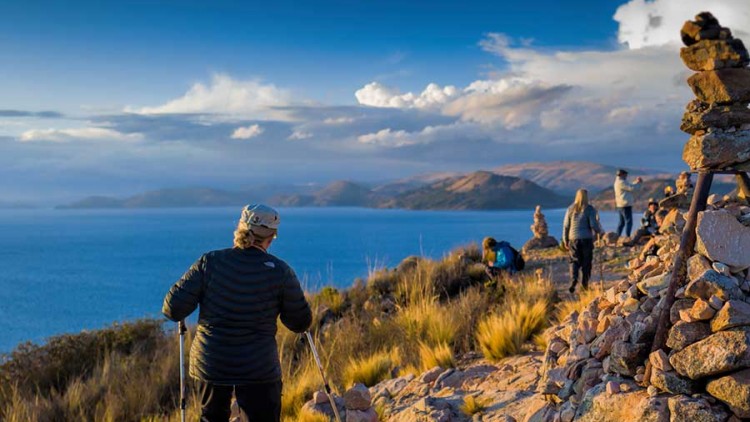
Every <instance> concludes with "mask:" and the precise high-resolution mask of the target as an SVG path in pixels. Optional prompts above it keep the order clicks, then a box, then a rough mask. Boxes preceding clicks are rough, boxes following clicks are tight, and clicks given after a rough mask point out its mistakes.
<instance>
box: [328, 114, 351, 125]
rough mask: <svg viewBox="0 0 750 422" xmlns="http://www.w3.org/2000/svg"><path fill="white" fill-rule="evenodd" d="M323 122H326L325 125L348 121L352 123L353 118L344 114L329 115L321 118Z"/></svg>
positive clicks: (340, 123)
mask: <svg viewBox="0 0 750 422" xmlns="http://www.w3.org/2000/svg"><path fill="white" fill-rule="evenodd" d="M323 123H324V124H327V125H345V124H348V123H354V118H353V117H346V116H342V117H329V118H327V119H325V120H323Z"/></svg>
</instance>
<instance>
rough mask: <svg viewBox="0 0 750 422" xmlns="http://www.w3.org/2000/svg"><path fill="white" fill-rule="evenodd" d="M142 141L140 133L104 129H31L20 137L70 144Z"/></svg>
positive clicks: (30, 140) (23, 140) (26, 140)
mask: <svg viewBox="0 0 750 422" xmlns="http://www.w3.org/2000/svg"><path fill="white" fill-rule="evenodd" d="M141 139H143V135H141V134H140V133H122V132H118V131H116V130H113V129H108V128H103V127H83V128H70V129H31V130H27V131H25V132H23V133H22V134H21V136H20V137H19V140H20V141H21V142H34V141H48V142H69V141H74V140H87V141H139V140H141Z"/></svg>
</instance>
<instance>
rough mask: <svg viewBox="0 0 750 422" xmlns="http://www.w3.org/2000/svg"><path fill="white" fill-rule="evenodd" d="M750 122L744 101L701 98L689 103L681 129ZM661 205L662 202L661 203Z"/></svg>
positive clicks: (749, 115)
mask: <svg viewBox="0 0 750 422" xmlns="http://www.w3.org/2000/svg"><path fill="white" fill-rule="evenodd" d="M748 122H750V110H749V109H748V108H747V107H746V106H745V104H742V103H735V104H707V103H704V102H702V101H700V100H693V101H691V102H690V103H688V105H687V108H686V110H685V114H684V115H683V116H682V125H680V129H682V131H683V132H687V133H689V134H691V135H692V134H695V133H696V132H698V131H708V129H709V128H715V127H718V128H730V127H737V128H739V127H741V126H742V125H744V124H746V123H748ZM659 205H660V206H661V204H659Z"/></svg>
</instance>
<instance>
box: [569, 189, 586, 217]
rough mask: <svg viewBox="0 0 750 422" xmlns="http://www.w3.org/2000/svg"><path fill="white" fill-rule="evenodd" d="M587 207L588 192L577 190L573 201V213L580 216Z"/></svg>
mask: <svg viewBox="0 0 750 422" xmlns="http://www.w3.org/2000/svg"><path fill="white" fill-rule="evenodd" d="M588 206H589V191H587V190H586V189H578V191H577V192H576V199H575V200H574V201H573V211H574V212H576V213H579V214H580V213H582V212H583V210H585V209H586V207H588Z"/></svg>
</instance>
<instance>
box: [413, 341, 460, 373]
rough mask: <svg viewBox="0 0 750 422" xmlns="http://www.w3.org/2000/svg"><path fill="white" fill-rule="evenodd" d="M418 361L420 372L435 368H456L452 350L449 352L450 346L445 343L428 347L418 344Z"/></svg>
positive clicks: (427, 345) (424, 344) (425, 344)
mask: <svg viewBox="0 0 750 422" xmlns="http://www.w3.org/2000/svg"><path fill="white" fill-rule="evenodd" d="M419 359H420V362H421V369H422V372H424V371H427V370H429V369H432V368H434V367H436V366H439V367H441V368H455V366H456V360H455V359H454V357H453V350H451V348H450V346H448V345H447V344H445V343H440V344H438V345H436V346H430V345H429V344H427V343H422V342H420V343H419Z"/></svg>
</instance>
